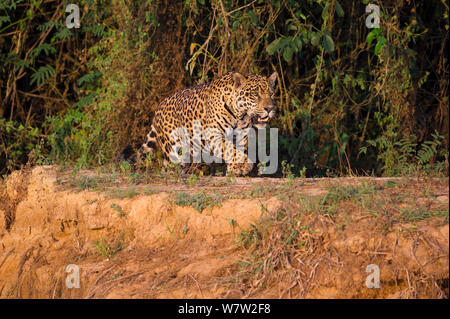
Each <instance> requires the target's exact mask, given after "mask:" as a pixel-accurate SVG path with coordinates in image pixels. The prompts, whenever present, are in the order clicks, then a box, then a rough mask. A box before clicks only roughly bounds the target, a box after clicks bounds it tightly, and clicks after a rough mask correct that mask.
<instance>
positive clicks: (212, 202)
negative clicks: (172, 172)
mask: <svg viewBox="0 0 450 319" xmlns="http://www.w3.org/2000/svg"><path fill="white" fill-rule="evenodd" d="M221 200H222V198H221V196H220V194H214V196H210V195H208V194H206V193H205V191H201V192H198V193H195V194H193V195H189V194H187V193H185V192H181V193H177V194H176V196H175V200H174V201H173V203H174V204H175V205H178V206H181V207H185V206H191V207H193V208H194V209H195V210H197V211H198V212H199V213H202V212H203V210H205V209H207V208H213V207H214V206H218V205H220V203H221Z"/></svg>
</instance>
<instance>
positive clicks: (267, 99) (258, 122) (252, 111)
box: [232, 72, 277, 129]
mask: <svg viewBox="0 0 450 319" xmlns="http://www.w3.org/2000/svg"><path fill="white" fill-rule="evenodd" d="M232 77H233V82H234V92H235V103H234V107H235V110H237V114H238V115H239V116H240V119H241V120H244V119H248V120H250V121H251V123H252V126H254V127H256V128H258V129H262V128H265V127H266V125H267V123H268V122H269V121H270V120H271V119H272V118H273V117H274V116H275V103H274V88H275V81H276V79H277V72H274V73H273V74H272V75H271V76H270V77H268V78H266V77H264V76H260V75H255V74H248V75H242V74H240V73H237V72H235V73H233V75H232Z"/></svg>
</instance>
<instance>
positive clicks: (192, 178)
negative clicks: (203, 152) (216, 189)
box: [186, 174, 198, 187]
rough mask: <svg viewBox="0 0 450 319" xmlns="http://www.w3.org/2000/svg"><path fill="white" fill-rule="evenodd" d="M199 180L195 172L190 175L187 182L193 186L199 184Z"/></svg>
mask: <svg viewBox="0 0 450 319" xmlns="http://www.w3.org/2000/svg"><path fill="white" fill-rule="evenodd" d="M197 182H198V176H197V175H195V174H191V175H190V176H189V177H188V179H187V180H186V183H187V184H188V185H189V186H191V187H193V186H195V185H197Z"/></svg>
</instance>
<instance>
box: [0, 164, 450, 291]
mask: <svg viewBox="0 0 450 319" xmlns="http://www.w3.org/2000/svg"><path fill="white" fill-rule="evenodd" d="M352 185H354V186H355V188H354V189H352V188H349V187H350V186H352ZM368 185H369V186H368ZM370 185H372V186H373V188H371V187H372V186H370ZM362 189H365V190H366V191H361V190H362ZM330 190H333V191H330ZM336 190H337V191H338V193H336ZM349 190H350V191H349ZM339 192H340V193H339ZM180 194H181V195H180ZM330 194H331V195H333V194H338V195H335V196H338V200H335V201H334V202H333V203H334V204H330V203H331V202H332V200H331V199H330V198H331V195H330ZM339 194H340V195H339ZM342 194H343V195H342ZM0 195H1V203H0V297H1V298H448V275H449V224H448V201H449V187H448V178H443V179H417V178H415V179H395V178H336V179H326V178H325V179H296V180H292V181H291V180H287V179H271V178H236V179H230V178H226V177H200V178H198V179H195V180H186V179H184V180H180V179H177V178H172V179H171V178H146V179H140V180H138V178H137V177H136V176H133V175H130V174H129V175H124V174H115V175H111V174H109V175H108V174H105V173H98V172H93V171H79V172H76V173H74V172H73V171H65V170H61V169H59V168H57V167H52V166H42V167H35V168H33V169H27V170H22V171H16V172H13V173H12V174H11V175H10V176H9V177H8V178H7V179H6V181H5V182H4V183H3V184H1V185H0ZM197 195H198V197H195V196H197ZM190 196H194V197H190ZM202 196H203V197H202ZM326 196H328V197H326ZM339 196H341V197H339ZM314 199H317V200H318V202H317V203H319V204H320V205H321V206H320V205H319V204H317V203H316V204H317V205H319V206H317V205H316V204H314V203H315V202H314ZM314 205H316V206H314ZM323 207H326V209H325V210H323V209H324V208H323ZM278 216H281V217H278ZM252 231H253V232H252ZM251 234H256V235H255V236H254V237H249V235H251ZM286 234H292V236H291V235H289V236H291V237H289V238H287V237H286ZM249 238H250V239H251V240H250V241H249V242H248V243H246V242H245V239H249ZM255 238H256V239H255ZM70 264H72V265H76V266H77V267H78V269H79V271H80V288H68V287H67V284H66V281H67V278H68V276H69V275H70V273H67V272H66V267H67V266H68V265H70ZM370 264H374V265H377V266H378V268H379V269H380V288H368V287H367V285H366V280H367V277H368V276H369V275H370V274H371V272H366V268H367V266H368V265H370Z"/></svg>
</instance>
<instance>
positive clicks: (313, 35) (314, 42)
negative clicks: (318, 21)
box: [310, 31, 320, 47]
mask: <svg viewBox="0 0 450 319" xmlns="http://www.w3.org/2000/svg"><path fill="white" fill-rule="evenodd" d="M310 37H311V44H312V45H313V46H315V47H316V46H318V45H319V41H320V36H319V34H318V33H317V32H313V31H311V33H310Z"/></svg>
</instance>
